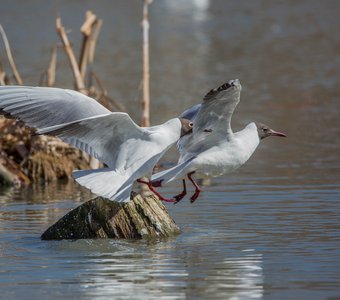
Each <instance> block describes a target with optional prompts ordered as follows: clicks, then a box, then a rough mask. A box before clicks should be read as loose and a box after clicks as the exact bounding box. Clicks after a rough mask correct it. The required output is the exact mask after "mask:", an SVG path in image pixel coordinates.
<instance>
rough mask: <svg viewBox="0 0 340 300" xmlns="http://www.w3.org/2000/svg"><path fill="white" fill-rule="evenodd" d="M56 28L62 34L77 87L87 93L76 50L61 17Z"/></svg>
mask: <svg viewBox="0 0 340 300" xmlns="http://www.w3.org/2000/svg"><path fill="white" fill-rule="evenodd" d="M56 29H57V32H58V34H59V35H60V38H61V41H62V43H63V45H64V49H65V52H66V54H67V57H68V59H69V61H70V64H71V67H72V71H73V75H74V79H75V81H76V89H77V90H78V91H79V92H81V93H84V94H86V88H85V84H84V78H83V77H82V76H81V74H80V71H79V65H78V63H77V60H76V57H75V55H74V52H73V50H72V47H71V44H70V42H69V39H68V37H67V34H66V32H65V28H64V27H63V26H62V24H61V19H60V18H57V21H56Z"/></svg>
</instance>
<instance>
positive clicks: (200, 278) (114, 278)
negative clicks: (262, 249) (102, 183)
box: [79, 242, 263, 299]
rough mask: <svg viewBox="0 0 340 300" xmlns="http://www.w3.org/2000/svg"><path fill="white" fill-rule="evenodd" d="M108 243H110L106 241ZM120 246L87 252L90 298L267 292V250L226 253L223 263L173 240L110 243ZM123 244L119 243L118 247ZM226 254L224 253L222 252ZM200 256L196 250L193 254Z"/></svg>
mask: <svg viewBox="0 0 340 300" xmlns="http://www.w3.org/2000/svg"><path fill="white" fill-rule="evenodd" d="M104 243H105V242H104ZM111 243H113V245H115V246H114V247H115V251H114V252H111V253H98V254H97V255H95V256H93V257H86V264H87V265H88V267H87V269H86V271H85V272H82V274H79V276H80V278H79V281H80V282H82V287H83V289H82V292H83V293H84V294H85V295H84V296H86V297H96V298H97V297H107V296H110V297H113V298H133V299H160V298H162V299H186V298H204V299H210V298H211V299H212V298H219V299H220V298H221V297H222V298H223V299H243V298H245V299H258V298H261V297H262V296H263V270H262V255H261V254H257V253H256V251H254V250H251V249H249V250H244V251H237V252H238V254H239V256H236V257H233V255H235V252H233V253H230V257H225V256H226V255H228V253H227V252H225V253H224V254H223V256H224V258H223V259H222V260H221V261H220V262H218V263H217V262H216V257H215V259H212V260H211V262H209V261H205V260H202V259H201V260H200V258H197V259H193V256H191V255H190V254H189V255H188V253H187V252H186V250H188V251H190V250H189V249H186V250H185V249H180V250H179V251H176V249H175V248H176V247H175V246H174V244H172V243H168V242H165V243H158V244H157V245H152V246H150V245H145V244H143V243H139V242H138V243H128V242H126V243H125V244H124V245H123V244H121V243H120V242H119V243H118V244H117V242H111ZM117 245H119V247H117ZM220 254H221V253H220ZM194 256H195V255H194Z"/></svg>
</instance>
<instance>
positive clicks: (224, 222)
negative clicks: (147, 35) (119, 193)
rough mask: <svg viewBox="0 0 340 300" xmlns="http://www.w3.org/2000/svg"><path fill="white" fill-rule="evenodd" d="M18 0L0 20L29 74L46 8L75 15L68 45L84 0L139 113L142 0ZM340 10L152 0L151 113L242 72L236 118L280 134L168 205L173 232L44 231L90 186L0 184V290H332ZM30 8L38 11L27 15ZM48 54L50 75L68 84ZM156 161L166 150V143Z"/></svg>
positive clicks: (114, 74) (148, 294)
mask: <svg viewBox="0 0 340 300" xmlns="http://www.w3.org/2000/svg"><path fill="white" fill-rule="evenodd" d="M19 2H20V1H13V0H11V1H3V2H2V5H1V10H0V23H2V25H3V26H4V28H5V30H6V32H7V34H8V37H9V39H10V42H11V43H12V46H13V53H14V56H15V57H16V58H17V63H18V66H19V70H20V71H21V72H22V75H23V77H24V79H25V81H26V83H27V84H37V82H38V78H39V75H40V71H41V70H43V69H44V67H45V66H46V65H47V62H48V49H49V47H50V45H51V44H52V43H53V42H55V41H57V40H58V39H57V37H56V35H55V33H54V28H53V26H54V17H55V15H56V14H60V15H61V16H62V18H63V20H64V23H65V24H64V25H65V26H66V27H67V28H73V29H74V30H73V31H72V32H71V33H70V36H71V37H72V40H73V41H74V44H75V45H74V46H75V47H77V41H78V40H79V38H78V40H77V36H78V33H77V30H76V29H77V28H79V26H80V24H81V22H82V18H83V13H84V12H85V10H86V8H91V9H93V10H94V11H95V13H97V14H98V15H99V16H100V17H102V18H103V19H104V22H105V23H104V28H103V31H102V34H101V37H100V40H99V44H98V49H97V54H98V56H97V61H96V64H95V68H96V70H97V72H99V73H100V74H101V76H102V78H103V81H104V83H105V85H106V86H107V88H108V90H109V91H110V94H111V95H112V96H113V97H115V98H118V99H121V100H123V101H124V103H125V104H126V106H127V108H128V110H129V113H130V114H131V115H132V116H133V117H134V118H135V119H136V120H138V119H139V117H140V111H139V109H138V101H137V99H138V95H139V92H138V86H139V82H140V78H141V63H140V55H141V53H140V43H141V34H140V30H139V22H140V20H139V18H140V2H138V1H131V2H127V1H114V5H113V4H112V3H113V2H111V1H102V2H92V1H84V2H83V1H72V3H70V2H68V1H44V4H42V2H41V1H29V2H27V3H26V2H25V3H24V2H20V5H19ZM339 10H340V8H339V3H338V1H331V0H329V1H284V2H274V1H248V2H244V1H242V2H241V1H217V0H216V1H215V0H214V1H208V0H205V1H203V0H200V1H199V0H196V1H194V0H191V1H155V3H154V4H153V5H152V7H151V8H150V18H151V41H152V44H151V82H152V86H151V95H152V101H153V102H152V103H153V106H152V122H153V123H154V124H156V123H160V122H163V121H165V120H166V119H168V118H170V117H173V116H174V115H177V114H178V113H180V112H182V111H183V110H184V109H186V108H187V107H188V106H190V105H192V104H195V103H197V102H198V101H200V99H201V98H202V96H203V95H204V94H205V93H206V92H207V91H208V90H209V89H210V88H213V87H215V86H217V85H218V84H220V83H222V82H223V81H225V80H228V79H230V78H240V80H241V82H242V85H243V91H242V95H241V103H240V105H239V106H238V108H237V111H236V113H235V115H234V118H233V127H235V129H236V130H238V129H240V128H242V127H243V126H244V125H245V124H246V123H247V122H249V121H251V120H257V121H261V122H264V123H266V124H268V125H270V126H271V127H273V128H274V129H276V130H279V131H283V132H285V133H287V135H288V138H287V139H279V138H277V139H275V138H272V139H266V140H264V141H263V142H262V143H261V145H260V147H259V149H258V150H257V152H256V153H255V154H254V156H253V157H252V158H251V160H250V161H249V162H248V163H247V164H246V165H245V166H244V167H242V168H241V169H240V170H239V171H238V172H236V173H234V174H230V175H229V176H225V177H223V178H217V179H214V180H212V182H211V185H210V186H206V187H204V193H203V194H202V196H201V197H200V198H199V199H198V200H197V201H196V202H195V204H193V205H191V204H190V203H189V201H185V200H183V201H182V202H181V203H179V204H178V205H167V207H168V208H169V212H170V214H171V216H172V217H173V218H174V219H175V221H176V223H177V224H178V225H179V226H180V227H181V229H182V234H180V235H179V236H177V237H175V238H172V239H168V240H161V241H153V242H151V241H149V242H147V241H116V240H79V241H58V242H47V241H41V240H40V234H41V233H42V232H43V231H44V230H45V229H46V228H47V227H48V226H49V225H51V224H52V223H53V222H55V221H56V220H57V219H58V218H60V217H61V216H63V215H64V214H65V213H66V212H67V211H69V210H70V209H72V208H74V207H76V206H77V205H79V204H80V203H82V202H83V201H86V200H88V199H90V198H91V195H90V194H89V193H88V192H86V191H84V190H81V189H79V187H78V186H75V185H73V184H72V183H69V184H61V183H60V184H57V185H53V184H51V185H48V186H47V187H42V186H34V187H30V188H27V189H21V190H4V189H3V190H0V290H1V294H0V298H3V299H40V298H43V297H44V298H46V299H58V298H66V299H69V298H73V299H74V298H81V299H101V298H102V299H107V298H113V299H159V298H162V299H163V298H164V299H185V298H188V299H251V298H254V299H261V298H267V299H337V298H339V297H340V288H339V287H340V250H339V249H340V220H339V216H340V202H339V201H340V160H339V148H340V139H339V137H340V122H339V113H340V106H339V94H340V93H339V68H338V65H339V54H338V50H337V49H339V36H340V35H339V30H338V28H340V24H339V18H338V15H339ZM37 11H43V12H44V13H43V14H41V15H39V18H36V14H37ZM2 57H3V56H1V59H2ZM59 59H60V61H59V62H60V63H59V70H60V73H59V76H58V77H57V81H58V85H59V86H62V85H66V86H70V84H69V83H70V82H72V79H71V76H70V74H69V72H68V69H67V68H68V65H67V61H66V59H65V57H63V55H62V54H60V55H59ZM160 112H161V113H160ZM164 161H166V162H169V161H171V162H174V161H175V152H174V151H172V152H171V153H170V154H169V155H167V157H166V158H165V159H164ZM178 189H180V185H179V184H178V183H173V184H171V185H169V186H167V187H165V188H164V189H163V192H164V193H165V194H166V195H173V194H175V193H176V192H178Z"/></svg>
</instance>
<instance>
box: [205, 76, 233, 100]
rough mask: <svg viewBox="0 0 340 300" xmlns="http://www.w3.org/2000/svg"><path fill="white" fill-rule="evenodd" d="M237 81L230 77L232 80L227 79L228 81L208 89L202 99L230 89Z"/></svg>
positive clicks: (207, 98)
mask: <svg viewBox="0 0 340 300" xmlns="http://www.w3.org/2000/svg"><path fill="white" fill-rule="evenodd" d="M238 82H239V80H238V79H232V80H229V81H228V82H226V83H224V84H222V85H221V86H219V87H217V88H214V89H212V90H210V91H209V92H208V93H207V94H206V95H205V97H204V98H203V101H207V100H209V99H211V98H212V97H214V96H215V95H216V94H218V93H219V92H222V91H226V90H228V89H230V88H231V87H233V86H236V85H237V83H238Z"/></svg>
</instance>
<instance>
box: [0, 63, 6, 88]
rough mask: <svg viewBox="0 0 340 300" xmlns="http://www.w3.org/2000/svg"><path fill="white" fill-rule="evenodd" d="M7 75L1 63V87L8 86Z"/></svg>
mask: <svg viewBox="0 0 340 300" xmlns="http://www.w3.org/2000/svg"><path fill="white" fill-rule="evenodd" d="M5 79H6V73H5V71H4V69H3V67H2V64H1V62H0V85H6V80H5Z"/></svg>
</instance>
